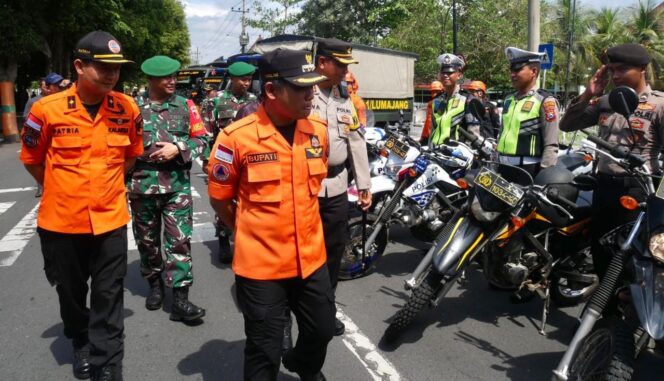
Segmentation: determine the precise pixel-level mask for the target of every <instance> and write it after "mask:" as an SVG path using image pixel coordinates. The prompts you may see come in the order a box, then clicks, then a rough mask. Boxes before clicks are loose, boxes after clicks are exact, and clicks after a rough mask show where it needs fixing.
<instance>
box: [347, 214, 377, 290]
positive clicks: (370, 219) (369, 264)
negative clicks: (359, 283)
mask: <svg viewBox="0 0 664 381" xmlns="http://www.w3.org/2000/svg"><path fill="white" fill-rule="evenodd" d="M375 221H376V216H375V215H373V214H367V224H366V238H369V236H370V235H371V233H372V232H373V225H374V223H375ZM348 229H349V231H350V239H349V240H348V242H347V243H346V247H345V248H344V253H343V256H342V257H341V266H340V267H339V279H341V280H350V279H355V278H360V277H363V276H365V275H367V274H369V272H370V271H371V270H372V269H373V267H374V266H375V264H376V261H378V259H380V257H381V256H382V255H383V253H384V252H385V247H387V236H388V228H387V227H383V229H382V231H381V232H380V233H378V236H377V237H376V240H375V241H374V243H373V244H372V245H371V247H370V248H369V250H367V252H366V253H364V260H362V217H361V216H360V217H354V218H351V219H350V221H348Z"/></svg>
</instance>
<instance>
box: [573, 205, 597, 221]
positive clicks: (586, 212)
mask: <svg viewBox="0 0 664 381" xmlns="http://www.w3.org/2000/svg"><path fill="white" fill-rule="evenodd" d="M591 209H592V207H591V206H589V205H584V206H577V208H576V209H574V210H572V211H570V212H571V213H572V215H573V216H574V220H575V221H577V222H578V221H580V220H584V219H586V218H589V217H590V214H591Z"/></svg>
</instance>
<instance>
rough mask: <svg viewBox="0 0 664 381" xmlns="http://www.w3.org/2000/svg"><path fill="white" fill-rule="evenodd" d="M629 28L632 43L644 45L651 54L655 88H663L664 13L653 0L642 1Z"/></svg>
mask: <svg viewBox="0 0 664 381" xmlns="http://www.w3.org/2000/svg"><path fill="white" fill-rule="evenodd" d="M628 25H629V26H628V28H629V31H630V32H631V33H630V36H631V40H632V42H636V43H638V44H641V45H643V46H644V47H645V48H646V49H647V50H648V52H649V53H650V55H651V57H652V58H653V60H652V69H653V73H651V75H653V76H654V78H653V80H654V83H655V86H656V87H658V88H662V85H664V83H662V81H661V77H662V75H661V74H662V67H663V66H664V32H663V31H662V25H664V12H662V10H661V9H658V8H657V4H656V3H654V2H653V1H652V0H646V1H645V2H643V1H640V2H639V5H638V7H636V9H635V10H634V13H633V15H632V18H631V20H630V21H629V24H628Z"/></svg>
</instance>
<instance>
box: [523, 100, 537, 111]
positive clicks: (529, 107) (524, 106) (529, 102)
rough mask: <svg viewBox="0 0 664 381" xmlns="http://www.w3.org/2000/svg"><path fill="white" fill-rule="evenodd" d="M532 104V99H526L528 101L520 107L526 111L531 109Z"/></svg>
mask: <svg viewBox="0 0 664 381" xmlns="http://www.w3.org/2000/svg"><path fill="white" fill-rule="evenodd" d="M534 104H535V103H534V102H532V101H528V102H526V103H524V104H523V107H521V111H525V112H528V111H530V110H532V109H533V105H534Z"/></svg>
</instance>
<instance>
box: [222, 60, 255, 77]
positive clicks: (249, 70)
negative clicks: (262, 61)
mask: <svg viewBox="0 0 664 381" xmlns="http://www.w3.org/2000/svg"><path fill="white" fill-rule="evenodd" d="M255 71H256V66H254V65H251V64H248V63H246V62H242V61H238V62H236V63H234V64H232V65H231V66H229V67H228V74H230V75H231V77H244V76H247V75H252V74H254V72H255Z"/></svg>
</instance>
